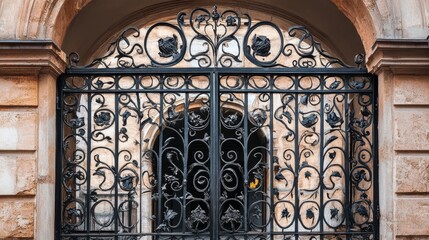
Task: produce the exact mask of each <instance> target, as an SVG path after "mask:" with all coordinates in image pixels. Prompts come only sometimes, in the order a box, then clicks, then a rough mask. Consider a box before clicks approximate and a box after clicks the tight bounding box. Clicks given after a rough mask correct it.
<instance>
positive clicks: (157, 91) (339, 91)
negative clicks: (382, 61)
mask: <svg viewBox="0 0 429 240" xmlns="http://www.w3.org/2000/svg"><path fill="white" fill-rule="evenodd" d="M63 92H64V93H100V94H103V93H210V90H207V89H204V90H199V89H195V90H193V89H192V90H191V89H149V90H146V89H118V90H68V89H63ZM219 92H221V93H302V94H336V93H373V92H374V91H373V90H328V89H326V90H270V89H220V90H219Z"/></svg>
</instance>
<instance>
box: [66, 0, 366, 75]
mask: <svg viewBox="0 0 429 240" xmlns="http://www.w3.org/2000/svg"><path fill="white" fill-rule="evenodd" d="M186 16H187V14H186V13H184V12H180V13H179V14H178V15H177V18H176V24H173V23H171V22H159V23H156V24H154V25H152V26H150V27H149V28H148V29H147V31H145V33H143V30H142V29H138V28H136V27H129V28H127V29H126V30H124V31H123V32H122V34H120V35H119V37H117V38H116V39H115V40H114V41H113V42H111V43H110V45H109V47H108V49H107V53H106V54H105V55H104V56H102V57H100V58H95V59H94V60H92V62H91V63H89V64H88V65H85V66H79V65H78V64H79V61H80V57H79V55H78V54H77V53H75V52H72V53H71V54H70V55H69V56H68V62H69V68H156V67H172V66H177V65H179V63H182V62H187V63H188V64H191V65H192V63H196V65H198V67H202V68H207V67H227V68H230V67H235V66H240V64H242V63H243V58H245V59H247V60H248V61H249V62H251V63H252V64H254V65H255V66H256V67H284V68H331V67H346V68H350V67H352V66H349V65H347V64H346V63H344V62H343V61H342V60H340V59H339V58H336V57H333V56H331V55H330V54H329V53H327V52H326V51H325V50H324V48H323V47H322V44H321V43H320V42H318V41H316V40H315V37H314V36H313V35H312V34H311V33H310V32H309V31H308V30H307V29H306V28H305V27H303V26H293V27H291V28H289V29H288V31H287V32H285V33H284V32H283V31H282V30H281V29H280V28H279V27H278V26H277V25H276V24H275V23H272V22H268V21H260V22H256V21H252V19H251V17H250V16H249V15H247V14H242V15H240V14H238V13H237V12H236V11H233V10H226V11H224V12H221V13H220V12H218V10H217V7H216V6H214V7H213V10H212V11H211V12H210V11H209V10H207V9H205V8H196V9H194V10H193V11H192V12H191V13H190V14H189V18H186ZM255 22H256V23H255ZM156 29H162V33H163V34H161V35H162V36H161V37H159V36H153V35H155V34H154V33H155V32H156V31H155V30H156ZM242 29H244V30H245V33H244V35H241V34H240V35H239V34H237V32H238V31H239V30H242ZM266 31H268V32H271V33H273V34H272V35H269V36H267V34H265V32H266ZM185 32H186V34H185ZM143 35H144V36H143ZM154 38H157V39H154ZM240 38H243V40H242V41H240V40H239V39H240ZM151 49H157V51H151ZM355 63H356V64H357V65H358V67H360V66H362V65H363V63H364V55H363V54H358V55H356V57H355Z"/></svg>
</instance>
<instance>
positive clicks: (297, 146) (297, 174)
mask: <svg viewBox="0 0 429 240" xmlns="http://www.w3.org/2000/svg"><path fill="white" fill-rule="evenodd" d="M294 80H295V90H298V86H299V81H300V80H299V76H294ZM298 108H299V106H298V93H295V109H294V113H295V179H294V188H295V215H294V216H295V240H298V239H299V234H298V232H299V215H300V214H299V191H298V180H299V179H298V176H299V161H300V159H299V142H298V136H299V111H298Z"/></svg>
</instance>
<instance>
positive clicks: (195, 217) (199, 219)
mask: <svg viewBox="0 0 429 240" xmlns="http://www.w3.org/2000/svg"><path fill="white" fill-rule="evenodd" d="M208 220H209V217H208V216H207V213H206V211H204V209H202V208H201V206H200V205H198V206H197V208H195V209H194V210H192V211H191V215H190V216H189V217H188V219H187V224H188V227H189V228H190V229H193V226H194V224H198V223H201V224H204V223H207V221H208Z"/></svg>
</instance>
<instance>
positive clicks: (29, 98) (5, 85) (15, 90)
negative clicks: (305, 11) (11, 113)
mask: <svg viewBox="0 0 429 240" xmlns="http://www.w3.org/2000/svg"><path fill="white" fill-rule="evenodd" d="M34 78H35V77H33V76H0V86H1V87H2V89H8V90H7V91H4V93H3V94H0V106H37V80H36V79H34Z"/></svg>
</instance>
